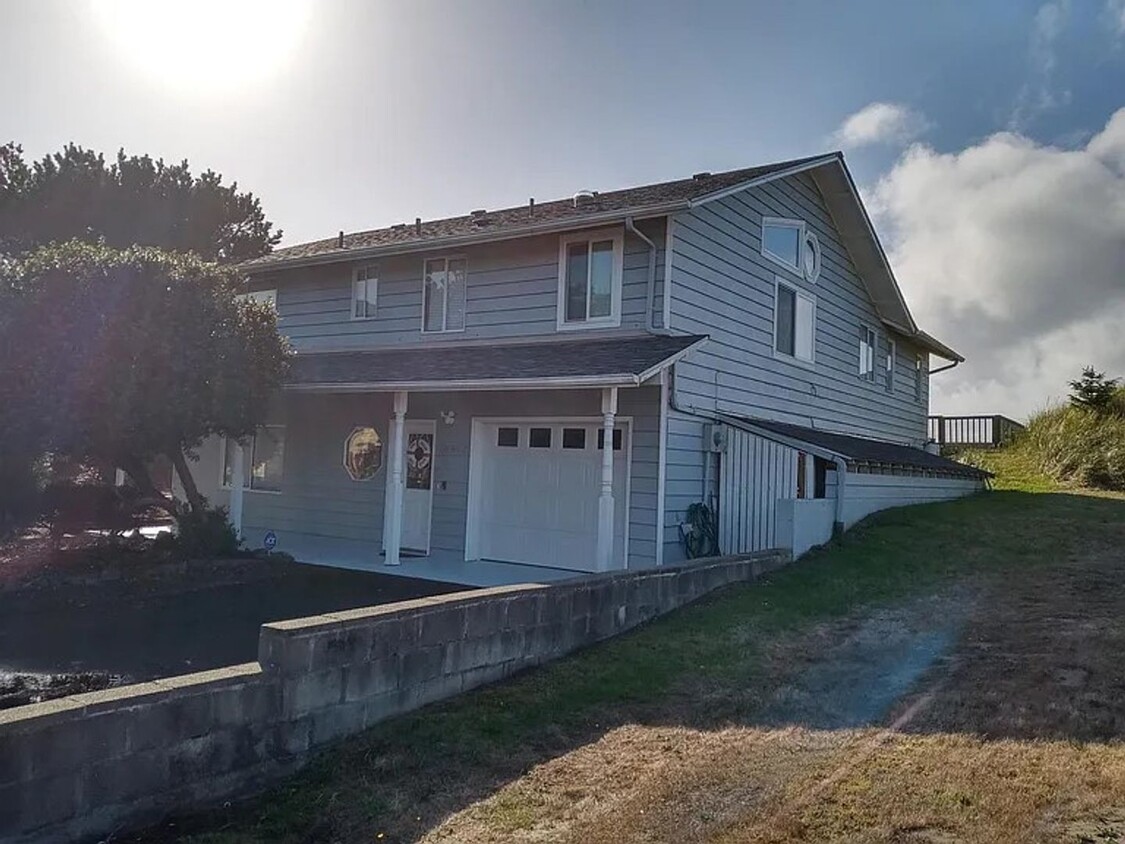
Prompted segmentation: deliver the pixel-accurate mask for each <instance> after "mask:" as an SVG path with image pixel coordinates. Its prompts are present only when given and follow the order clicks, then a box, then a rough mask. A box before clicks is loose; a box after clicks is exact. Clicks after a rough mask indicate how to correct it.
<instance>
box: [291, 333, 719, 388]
mask: <svg viewBox="0 0 1125 844" xmlns="http://www.w3.org/2000/svg"><path fill="white" fill-rule="evenodd" d="M705 339H707V338H706V337H704V336H699V335H690V336H682V337H673V336H667V335H657V334H645V335H637V336H633V337H620V338H613V339H586V340H568V341H565V342H550V343H509V344H492V345H473V346H470V345H460V346H443V347H436V348H435V347H430V348H418V349H403V348H396V349H378V350H372V351H362V352H319V353H317V352H308V353H304V354H298V355H296V357H295V359H294V361H293V365H292V367H291V368H290V372H289V377H288V386H289V387H291V388H300V387H306V388H308V387H314V386H319V387H322V388H330V387H331V386H333V385H336V386H342V385H355V386H361V385H362V386H366V387H368V388H374V387H383V388H385V389H395V388H396V387H399V388H402V387H405V386H407V385H409V386H411V387H414V388H425V386H426V385H427V384H433V385H439V384H447V385H448V384H453V385H454V386H452V387H451V389H455V388H456V387H455V385H456V383H465V384H478V383H484V382H501V383H502V382H506V381H519V382H535V381H542V382H544V384H545V385H548V384H551V383H553V382H554V381H555V380H556V379H600V381H599V383H601V382H605V383H607V385H608V384H610V383H621V384H629V383H636V381H637V380H638V379H639V378H640V377H641V376H642V375H645V374H646V373H649V372H651V371H652V370H653V369H654V368H655V367H659V366H660V365H661V364H664V363H665V362H666V361H669V360H670V359H673V358H676V357H677V356H679V355H681V354H682V353H684V352H685V351H687V350H688V349H690V348H691V347H692V346H694V345H695V344H696V343H699V342H701V341H703V340H705Z"/></svg>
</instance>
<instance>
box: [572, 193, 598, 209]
mask: <svg viewBox="0 0 1125 844" xmlns="http://www.w3.org/2000/svg"><path fill="white" fill-rule="evenodd" d="M596 196H597V194H596V193H595V192H594V191H592V190H580V191H578V193H576V194H575V195H574V207H575V208H586V207H587V206H590V205H593V204H594V197H596Z"/></svg>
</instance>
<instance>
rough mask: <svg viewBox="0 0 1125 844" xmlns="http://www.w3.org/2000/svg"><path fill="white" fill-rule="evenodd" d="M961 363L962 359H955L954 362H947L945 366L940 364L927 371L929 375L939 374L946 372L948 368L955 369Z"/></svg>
mask: <svg viewBox="0 0 1125 844" xmlns="http://www.w3.org/2000/svg"><path fill="white" fill-rule="evenodd" d="M959 363H961V361H959V360H955V361H953V363H950V364H947V365H945V366H939V367H938V368H937V369H931V370H930V371H929V372H928V373H927V375H937V374H938V373H939V372H945V371H946V370H949V369H953V368H954V367H955V366H957V364H959Z"/></svg>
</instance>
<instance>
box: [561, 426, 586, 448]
mask: <svg viewBox="0 0 1125 844" xmlns="http://www.w3.org/2000/svg"><path fill="white" fill-rule="evenodd" d="M562 446H563V448H585V447H586V429H585V428H563V442H562Z"/></svg>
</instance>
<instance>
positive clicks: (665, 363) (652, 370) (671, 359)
mask: <svg viewBox="0 0 1125 844" xmlns="http://www.w3.org/2000/svg"><path fill="white" fill-rule="evenodd" d="M710 339H711V338H710V337H703V338H700V339H699V340H696V341H695V342H694V343H692V344H691V345H690V346H688V347H687V348H686V349H681V350H680V351H678V352H676V353H675V354H674V355H670V356H668V357H666V358H664V360H662V361H660V363H658V364H656V365H655V366H650V367H649V368H648V369H646V370H645V371H644V372H642V373H641V374H640V375H638V376H637V383H643V382H645V381H647V380H648V379H649V378H651V377H652V376H654V375H656V374H657V373H659V372H662V371H664V370H665V369H668V368H669V367H671V366H672V364H674V363H676V361H678V360H680V359H681V358H683V357H684V355H686V354H688V353H689V352H692V351H694V350H696V349H698V348H699V347H700V346H702V345H703V344H704V343H706V342H707V341H708V340H710Z"/></svg>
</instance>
